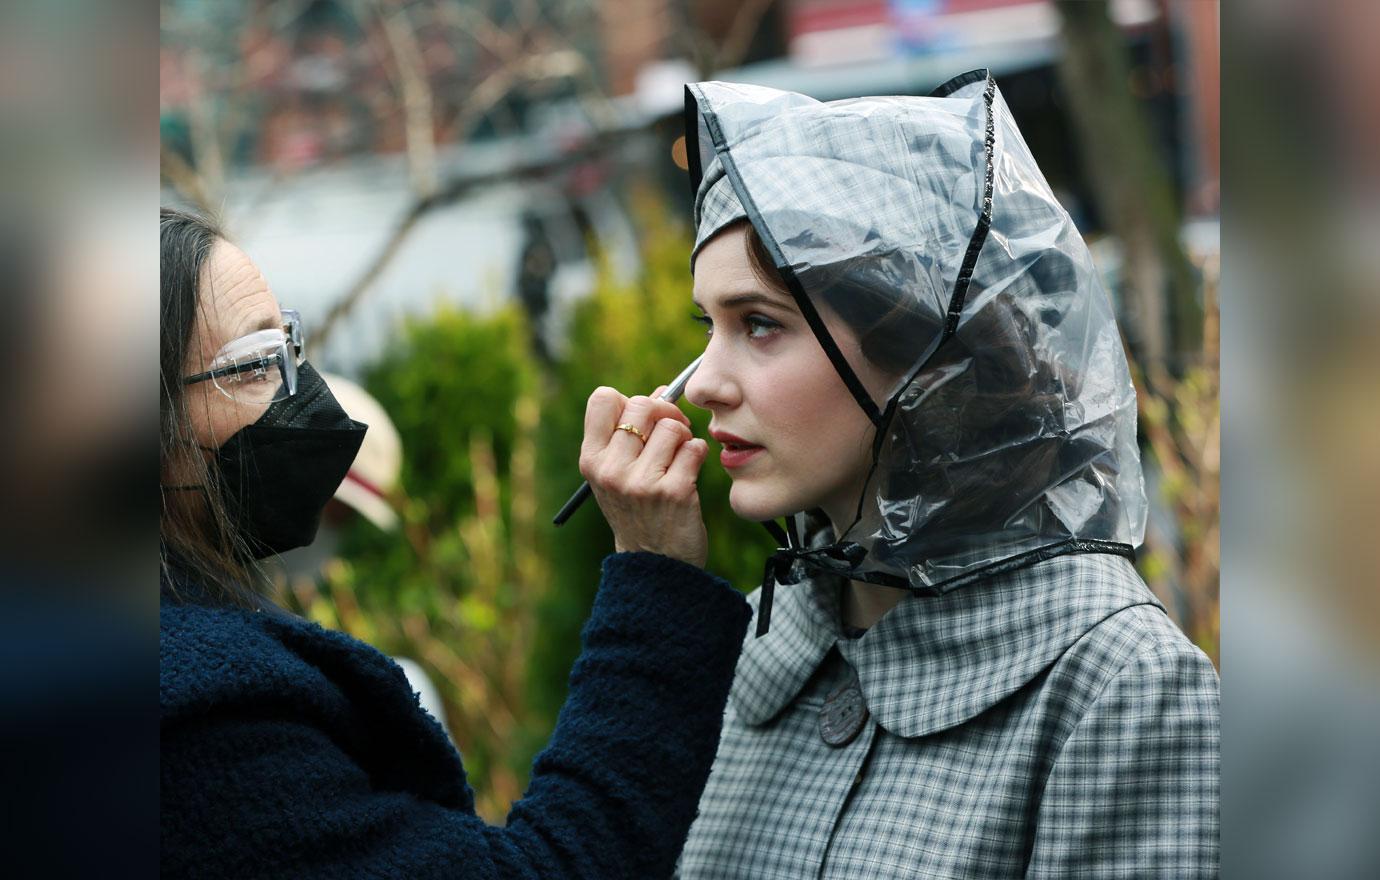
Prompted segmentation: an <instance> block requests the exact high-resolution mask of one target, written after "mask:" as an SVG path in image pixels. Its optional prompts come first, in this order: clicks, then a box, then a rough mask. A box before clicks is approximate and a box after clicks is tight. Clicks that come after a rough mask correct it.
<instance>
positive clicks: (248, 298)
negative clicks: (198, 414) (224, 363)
mask: <svg viewBox="0 0 1380 880" xmlns="http://www.w3.org/2000/svg"><path fill="white" fill-rule="evenodd" d="M197 311H198V315H197V335H198V337H199V338H198V340H197V343H198V344H197V345H196V346H194V347H193V351H194V352H195V353H196V354H197V355H199V356H200V357H201V358H202V359H203V360H204V361H205V362H209V361H210V360H211V359H212V358H213V357H214V356H215V353H216V352H217V351H218V350H219V349H220V348H221V346H223V345H225V344H226V343H227V342H230V341H232V340H235V339H238V338H240V337H241V336H246V335H248V334H250V333H253V332H255V331H258V330H266V329H270V328H273V327H281V326H282V313H281V311H280V310H279V306H278V300H277V298H276V297H275V296H274V295H273V291H272V289H271V288H270V287H269V286H268V281H267V280H266V279H265V278H264V276H263V273H261V272H260V271H259V268H258V267H257V266H255V265H254V263H253V261H252V260H250V259H249V256H248V255H247V254H245V252H244V251H242V250H240V249H239V248H238V247H236V246H235V245H233V244H231V243H229V242H227V241H224V240H221V241H217V242H216V244H215V246H214V247H213V248H212V249H211V253H210V255H209V257H208V258H207V260H206V265H205V266H204V268H203V270H202V278H201V293H200V302H199V303H198V310H197Z"/></svg>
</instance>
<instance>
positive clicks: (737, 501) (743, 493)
mask: <svg viewBox="0 0 1380 880" xmlns="http://www.w3.org/2000/svg"><path fill="white" fill-rule="evenodd" d="M728 506H729V507H731V508H733V512H734V513H735V514H737V515H738V516H739V517H741V518H743V519H745V520H749V521H751V522H766V521H767V520H769V519H780V518H781V517H783V516H790V515H791V514H793V513H795V512H797V511H798V510H800V509H801V508H799V507H794V506H792V505H791V503H790V501H789V500H788V499H785V498H782V497H781V496H780V495H779V494H778V493H774V492H765V491H762V489H761V488H759V487H756V486H746V485H743V484H742V483H738V482H735V483H734V484H733V488H732V489H730V490H729V493H728Z"/></svg>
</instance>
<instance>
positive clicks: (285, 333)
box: [182, 309, 305, 404]
mask: <svg viewBox="0 0 1380 880" xmlns="http://www.w3.org/2000/svg"><path fill="white" fill-rule="evenodd" d="M282 314H283V326H282V327H281V328H279V327H271V328H269V329H267V330H257V331H255V332H253V333H250V334H249V335H247V336H241V337H240V338H239V339H234V340H231V341H230V342H227V343H226V344H225V345H224V346H222V347H221V349H220V351H218V352H216V356H215V357H214V358H212V359H211V369H209V370H207V371H206V372H204V373H197V374H196V375H195V376H187V377H185V378H184V379H183V380H182V384H183V385H193V384H195V383H197V382H205V381H207V380H210V381H211V382H212V383H214V384H215V386H216V389H217V390H218V391H220V393H221V394H224V395H225V396H226V397H228V398H230V399H231V400H233V401H236V402H237V403H246V404H265V403H275V402H277V401H279V400H286V399H287V398H289V397H291V396H292V395H294V394H296V393H297V366H298V365H299V364H301V363H302V361H303V360H304V359H305V356H304V354H303V339H302V318H301V316H300V315H299V314H298V313H297V311H296V310H295V309H283V310H282Z"/></svg>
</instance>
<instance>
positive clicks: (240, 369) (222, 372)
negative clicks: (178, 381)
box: [182, 355, 278, 385]
mask: <svg viewBox="0 0 1380 880" xmlns="http://www.w3.org/2000/svg"><path fill="white" fill-rule="evenodd" d="M277 358H278V355H272V356H270V357H266V358H258V359H257V360H252V361H246V362H245V363H242V364H230V365H229V366H227V367H216V368H215V369H214V370H207V371H206V372H204V373H197V374H196V375H195V376H187V377H186V378H184V379H183V380H182V384H183V385H195V384H196V383H197V382H205V381H206V380H207V379H216V378H219V377H221V376H233V375H234V374H236V373H248V372H251V371H253V370H258V369H261V368H262V367H263V366H264V365H267V364H273V363H277V360H276V359H277Z"/></svg>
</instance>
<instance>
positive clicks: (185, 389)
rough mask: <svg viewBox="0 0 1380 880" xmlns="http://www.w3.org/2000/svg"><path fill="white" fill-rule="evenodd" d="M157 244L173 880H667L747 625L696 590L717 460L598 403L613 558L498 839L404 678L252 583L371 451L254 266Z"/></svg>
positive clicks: (714, 595)
mask: <svg viewBox="0 0 1380 880" xmlns="http://www.w3.org/2000/svg"><path fill="white" fill-rule="evenodd" d="M159 230H160V243H161V269H162V285H161V308H162V328H161V329H162V332H161V346H160V365H159V380H160V399H159V400H160V409H159V417H160V470H161V474H160V476H161V479H160V482H161V487H162V491H161V495H162V512H161V519H160V546H159V549H160V559H161V584H160V587H161V590H160V592H161V602H160V640H159V648H160V652H159V700H160V715H161V739H160V750H161V788H160V800H161V809H162V833H161V862H162V865H161V868H162V873H163V875H164V876H178V877H184V876H185V877H193V876H195V877H211V878H219V877H225V878H231V877H234V878H239V877H251V876H252V877H292V878H313V877H321V878H327V877H329V878H339V877H373V878H385V877H397V878H408V880H420V878H427V877H447V878H456V877H485V878H489V877H504V878H522V877H530V878H537V877H540V878H575V877H581V878H618V877H629V878H632V877H636V878H642V877H658V876H661V877H664V876H667V875H669V874H670V872H671V870H672V868H673V866H674V863H675V859H676V854H677V853H678V851H679V850H680V847H681V844H682V842H683V841H684V840H685V836H686V832H687V829H688V828H689V826H690V822H691V819H692V818H693V817H694V812H695V805H696V802H697V801H698V799H699V795H700V790H701V789H702V787H703V786H704V783H705V779H706V777H707V775H708V772H709V766H710V763H711V762H712V760H713V758H714V752H715V748H716V745H717V743H718V737H719V725H720V721H721V718H722V716H723V711H724V704H725V701H726V699H727V695H728V687H729V682H730V679H731V677H732V674H733V667H734V663H735V662H736V660H737V655H738V650H739V646H740V644H741V643H742V640H743V636H744V633H745V631H746V627H747V621H748V617H749V612H748V608H747V605H746V603H745V601H744V600H743V598H742V597H741V596H740V595H739V594H738V593H737V592H735V591H734V590H733V589H732V588H730V587H729V585H728V584H727V583H725V582H724V581H722V580H720V579H718V578H716V577H713V576H711V575H709V574H707V573H706V572H705V571H704V570H703V568H702V567H701V566H702V565H703V564H704V560H705V536H704V525H703V523H702V521H701V519H700V513H699V500H698V497H697V495H696V491H695V480H696V477H697V475H698V472H699V468H700V465H701V463H702V462H703V461H704V457H705V454H706V451H707V450H706V448H705V444H704V441H702V440H692V439H691V438H690V432H689V429H688V427H687V424H686V420H685V417H684V416H683V415H682V414H681V413H680V411H679V410H678V409H677V408H676V407H675V406H674V405H673V404H671V403H668V402H665V401H660V400H654V399H652V398H648V397H633V398H626V397H624V396H622V395H620V394H619V393H618V392H616V391H613V390H612V389H606V388H603V389H599V390H598V391H596V392H595V393H594V394H593V395H592V396H591V397H590V400H589V406H588V410H587V412H586V418H585V438H584V444H583V447H582V450H581V459H580V461H581V470H582V472H583V473H584V475H585V477H586V478H587V479H588V480H589V482H590V484H591V487H592V489H593V492H594V495H595V497H596V499H597V500H598V502H599V504H600V506H601V508H602V509H603V512H604V514H605V516H606V517H607V518H608V520H609V523H610V524H611V525H612V526H613V530H614V534H615V539H616V546H617V549H618V550H619V551H620V552H618V553H615V554H614V555H612V556H610V557H609V558H608V559H607V560H606V561H605V564H604V569H603V580H602V583H601V585H600V588H599V593H598V596H597V598H596V600H595V604H594V609H593V612H592V614H591V616H590V619H589V622H588V624H587V625H586V627H585V630H584V635H583V639H584V645H583V653H581V655H580V657H579V659H578V660H577V661H576V662H575V666H574V668H573V670H572V672H571V678H570V691H569V698H568V700H567V701H566V704H565V706H564V707H563V708H562V710H561V713H560V718H559V720H558V722H557V725H556V730H555V732H554V734H553V735H552V738H551V741H550V743H549V744H548V746H547V748H546V749H545V751H543V752H542V753H541V754H540V755H539V756H538V757H537V759H536V761H535V763H534V765H533V769H532V777H531V784H530V786H529V787H528V789H527V792H526V794H525V796H524V797H523V798H522V800H520V801H518V802H517V803H516V804H514V805H513V809H512V812H511V813H510V814H509V816H508V820H507V824H506V826H504V827H497V826H490V825H488V824H486V823H485V822H483V821H482V820H481V819H479V818H478V817H477V816H476V815H475V812H474V798H473V793H472V792H471V790H470V788H469V786H468V785H467V783H466V781H465V772H464V768H463V766H462V764H461V757H460V755H459V754H457V753H456V751H455V750H454V748H453V747H452V745H451V743H450V741H449V740H448V739H447V738H446V735H445V733H444V732H443V731H442V729H441V727H440V725H438V724H437V723H436V721H435V720H434V719H432V717H431V716H430V715H428V714H426V712H424V711H423V710H422V709H421V708H420V707H419V706H418V702H417V697H416V695H415V694H413V692H412V691H411V689H410V688H409V687H408V685H407V682H406V679H405V678H404V676H403V673H402V671H401V670H400V669H399V668H398V667H397V665H395V664H394V663H393V662H392V661H391V660H389V659H388V658H387V657H385V656H384V655H383V654H381V653H379V652H378V651H376V650H374V649H373V648H371V647H370V646H368V645H366V644H363V643H361V642H358V641H356V640H354V639H352V638H350V637H348V636H346V635H344V634H342V633H338V632H331V631H328V630H325V629H322V628H321V627H319V626H316V625H315V624H312V623H309V622H307V621H305V620H302V619H300V618H297V617H295V616H293V615H291V614H289V613H287V612H285V611H284V610H282V609H280V608H278V607H276V606H274V605H273V603H272V602H271V601H270V600H269V599H268V598H266V597H265V595H264V594H263V592H262V578H261V575H260V572H259V569H258V564H257V560H260V559H262V558H264V557H266V556H268V555H271V554H274V553H278V552H281V551H284V550H287V549H289V548H291V547H296V546H301V545H303V544H307V543H310V542H311V540H312V538H313V536H314V534H315V532H316V526H317V521H318V519H319V517H320V512H321V508H322V507H323V506H324V504H325V503H326V501H327V500H328V499H329V498H330V497H331V493H332V492H333V491H334V490H335V488H336V486H337V484H338V483H339V482H340V480H341V478H342V477H343V476H344V474H345V472H346V470H347V469H348V468H349V466H350V462H351V459H352V458H353V457H354V454H355V452H356V450H357V449H358V447H359V443H360V439H361V437H362V436H363V433H364V431H365V430H366V426H365V425H362V424H360V423H358V422H355V421H352V420H351V419H350V418H349V417H348V416H347V415H346V414H345V412H344V411H343V410H342V409H341V408H340V406H339V404H337V403H336V401H335V399H334V398H333V397H332V396H331V392H330V389H329V388H328V387H327V386H326V384H325V382H324V381H323V380H322V379H321V376H320V374H318V373H317V372H316V371H315V370H314V369H313V368H312V366H311V364H310V363H309V362H308V361H307V360H306V359H305V357H304V351H303V347H302V333H301V323H300V321H299V320H298V318H297V316H296V313H294V312H290V311H285V310H283V309H281V308H280V307H279V304H278V302H277V300H276V299H275V298H274V295H273V292H272V291H271V290H270V288H269V286H268V283H267V282H266V281H265V280H264V278H263V276H262V275H261V274H260V273H259V271H258V269H257V268H256V267H255V266H254V264H253V262H251V261H250V259H249V257H248V256H246V255H245V253H244V252H243V251H241V250H240V249H239V248H237V247H235V246H234V245H232V244H230V243H229V242H228V241H226V240H225V238H224V237H223V236H222V235H221V233H220V232H219V231H218V230H217V229H216V227H215V226H214V225H212V224H211V223H210V222H208V221H207V220H206V219H204V218H201V217H198V216H194V215H191V214H186V213H181V212H178V211H172V210H167V209H164V210H163V211H162V212H161V214H160V219H159Z"/></svg>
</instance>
